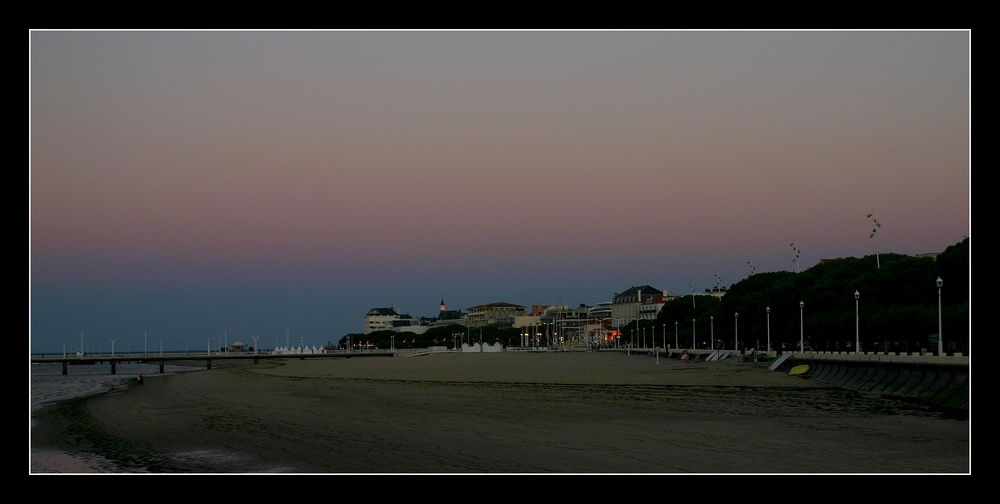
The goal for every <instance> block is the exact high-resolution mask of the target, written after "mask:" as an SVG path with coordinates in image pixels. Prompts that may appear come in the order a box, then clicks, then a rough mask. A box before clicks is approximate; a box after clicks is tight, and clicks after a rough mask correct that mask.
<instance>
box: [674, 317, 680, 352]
mask: <svg viewBox="0 0 1000 504" xmlns="http://www.w3.org/2000/svg"><path fill="white" fill-rule="evenodd" d="M680 347H681V344H680V339H678V338H677V321H676V320H675V321H674V348H680Z"/></svg>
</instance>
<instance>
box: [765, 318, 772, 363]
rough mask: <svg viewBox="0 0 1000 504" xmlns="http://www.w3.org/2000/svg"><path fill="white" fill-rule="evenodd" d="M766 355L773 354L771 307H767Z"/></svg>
mask: <svg viewBox="0 0 1000 504" xmlns="http://www.w3.org/2000/svg"><path fill="white" fill-rule="evenodd" d="M764 355H766V356H768V357H770V356H771V307H770V306H768V307H767V350H766V351H764Z"/></svg>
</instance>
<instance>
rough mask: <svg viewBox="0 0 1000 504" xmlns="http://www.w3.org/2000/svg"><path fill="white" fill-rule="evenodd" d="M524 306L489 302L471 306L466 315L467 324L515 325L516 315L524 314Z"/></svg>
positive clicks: (472, 325)
mask: <svg viewBox="0 0 1000 504" xmlns="http://www.w3.org/2000/svg"><path fill="white" fill-rule="evenodd" d="M524 314H525V313H524V307H523V306H521V305H516V304H511V303H504V302H499V303H489V304H484V305H479V306H473V307H472V308H469V309H468V311H467V313H466V315H465V320H466V326H468V327H470V328H472V327H483V326H494V327H513V326H514V317H519V316H522V315H524Z"/></svg>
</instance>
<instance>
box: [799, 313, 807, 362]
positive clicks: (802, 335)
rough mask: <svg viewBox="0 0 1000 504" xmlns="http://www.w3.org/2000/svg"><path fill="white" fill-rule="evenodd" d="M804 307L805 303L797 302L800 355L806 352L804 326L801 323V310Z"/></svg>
mask: <svg viewBox="0 0 1000 504" xmlns="http://www.w3.org/2000/svg"><path fill="white" fill-rule="evenodd" d="M805 306H806V304H805V303H803V302H802V301H799V351H800V352H802V353H805V352H806V347H805V341H806V338H805V324H803V322H802V309H803V308H805Z"/></svg>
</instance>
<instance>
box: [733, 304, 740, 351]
mask: <svg viewBox="0 0 1000 504" xmlns="http://www.w3.org/2000/svg"><path fill="white" fill-rule="evenodd" d="M733 319H735V320H736V341H734V342H733V345H734V346H733V348H734V349H735V350H736V354H737V355H739V353H740V312H735V313H733Z"/></svg>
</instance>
